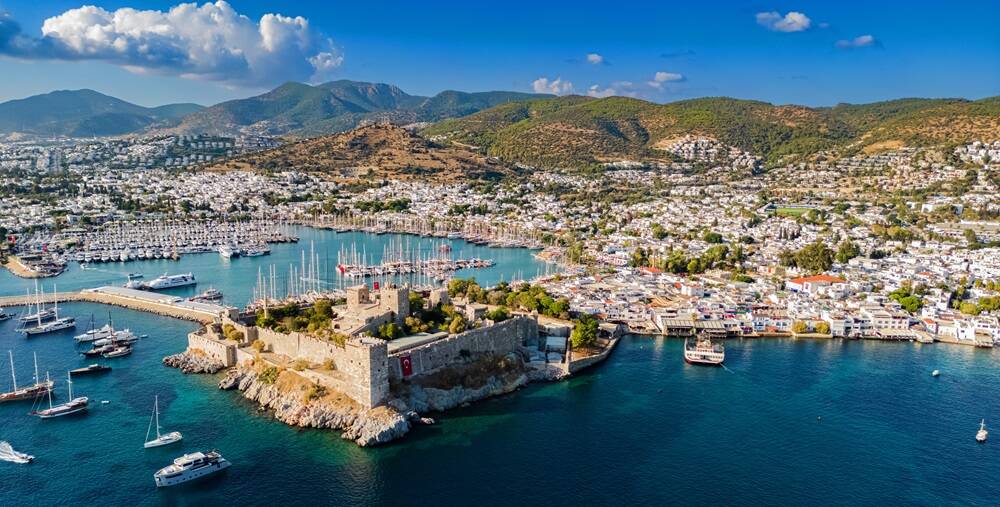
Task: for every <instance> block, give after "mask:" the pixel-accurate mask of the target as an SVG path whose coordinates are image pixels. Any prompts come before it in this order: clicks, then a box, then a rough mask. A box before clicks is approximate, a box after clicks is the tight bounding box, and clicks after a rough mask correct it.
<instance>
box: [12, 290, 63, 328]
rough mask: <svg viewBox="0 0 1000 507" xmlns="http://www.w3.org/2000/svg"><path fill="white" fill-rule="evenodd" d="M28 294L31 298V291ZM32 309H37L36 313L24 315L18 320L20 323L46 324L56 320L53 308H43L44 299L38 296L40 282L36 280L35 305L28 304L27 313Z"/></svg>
mask: <svg viewBox="0 0 1000 507" xmlns="http://www.w3.org/2000/svg"><path fill="white" fill-rule="evenodd" d="M26 292H27V293H28V296H29V297H30V296H31V291H30V290H27V291H26ZM32 308H34V309H35V313H29V314H27V315H22V316H21V317H20V318H19V319H18V322H20V323H21V324H22V325H23V324H28V323H30V322H44V321H48V320H52V319H53V318H55V312H53V311H52V309H51V308H45V307H43V306H42V299H41V296H39V294H38V280H35V304H34V305H32V304H31V303H28V310H27V311H29V312H30V311H31V309H32Z"/></svg>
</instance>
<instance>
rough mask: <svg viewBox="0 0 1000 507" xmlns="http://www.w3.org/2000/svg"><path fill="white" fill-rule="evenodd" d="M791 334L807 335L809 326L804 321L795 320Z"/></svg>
mask: <svg viewBox="0 0 1000 507" xmlns="http://www.w3.org/2000/svg"><path fill="white" fill-rule="evenodd" d="M792 332H793V333H795V334H802V333H808V332H809V324H808V323H806V321H804V320H797V321H795V322H794V323H793V324H792Z"/></svg>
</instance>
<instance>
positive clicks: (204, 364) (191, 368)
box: [163, 352, 226, 373]
mask: <svg viewBox="0 0 1000 507" xmlns="http://www.w3.org/2000/svg"><path fill="white" fill-rule="evenodd" d="M163 364H164V365H165V366H169V367H171V368H177V369H179V370H181V372H182V373H217V372H218V371H219V370H221V369H223V368H225V367H226V366H225V365H224V364H222V363H221V362H219V361H216V360H214V359H212V358H210V357H208V356H206V355H202V354H192V353H191V352H181V353H180V354H174V355H172V356H167V357H164V358H163Z"/></svg>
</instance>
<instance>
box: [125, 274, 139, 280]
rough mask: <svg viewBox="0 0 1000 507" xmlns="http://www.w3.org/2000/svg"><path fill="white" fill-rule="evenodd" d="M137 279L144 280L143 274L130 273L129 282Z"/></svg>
mask: <svg viewBox="0 0 1000 507" xmlns="http://www.w3.org/2000/svg"><path fill="white" fill-rule="evenodd" d="M137 278H142V273H129V274H128V279H129V280H135V279H137Z"/></svg>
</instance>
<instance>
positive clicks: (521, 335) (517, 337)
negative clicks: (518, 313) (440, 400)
mask: <svg viewBox="0 0 1000 507" xmlns="http://www.w3.org/2000/svg"><path fill="white" fill-rule="evenodd" d="M532 339H534V340H537V339H538V322H537V321H536V320H535V319H533V318H531V317H513V318H511V319H508V320H505V321H503V322H500V323H497V324H493V325H492V326H488V327H481V328H477V329H470V330H469V331H466V332H464V333H461V334H457V335H454V336H449V337H448V338H444V339H441V340H438V341H435V342H431V343H428V344H426V345H421V346H419V347H415V348H412V349H407V350H403V351H400V352H398V353H395V354H392V355H390V356H389V378H390V379H392V380H400V379H402V378H403V370H402V365H401V364H400V360H401V358H404V357H407V356H409V358H410V363H411V365H412V366H411V368H412V371H413V373H412V375H422V374H426V373H430V372H432V371H434V370H436V369H438V368H441V367H443V366H448V365H450V364H454V363H455V362H456V361H459V360H461V359H463V357H462V356H463V351H464V353H465V354H471V355H478V354H484V353H496V354H506V353H508V352H515V351H519V350H521V349H522V347H523V344H524V343H525V342H527V341H528V340H532Z"/></svg>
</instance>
